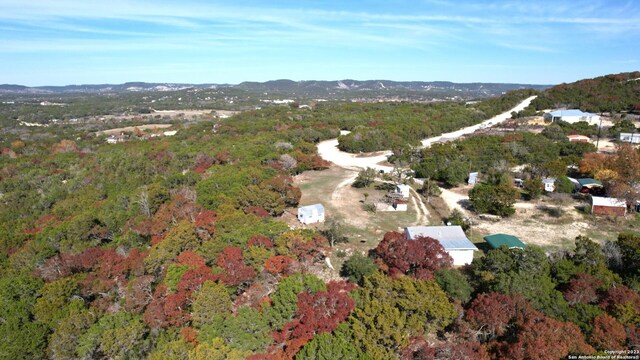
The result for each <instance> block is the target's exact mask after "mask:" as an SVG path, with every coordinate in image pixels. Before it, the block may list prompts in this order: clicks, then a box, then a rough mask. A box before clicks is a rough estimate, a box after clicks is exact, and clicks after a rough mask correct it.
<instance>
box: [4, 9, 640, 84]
mask: <svg viewBox="0 0 640 360" xmlns="http://www.w3.org/2000/svg"><path fill="white" fill-rule="evenodd" d="M231 3H232V2H231V1H215V0H209V1H205V0H201V1H198V0H181V1H143V0H106V1H105V0H99V1H94V0H0V69H2V70H1V72H0V83H8V84H21V85H27V86H41V85H68V84H103V83H111V84H116V83H123V82H128V81H145V82H173V83H218V84H222V83H229V84H237V83H240V82H242V81H267V80H276V79H292V80H339V79H356V80H379V79H384V80H396V81H453V82H502V83H526V84H558V83H562V82H573V81H576V80H580V79H584V78H592V77H596V76H601V75H606V74H611V73H619V72H627V71H637V70H640V0H635V1H624V0H603V1H597V0H591V1H582V0H568V1H565V0H555V1H546V0H541V1H530V0H529V1H515V0H506V1H482V0H469V1H466V0H459V1H446V0H406V1H405V0H397V1H396V0H386V1H377V0H365V1H344V0H340V1H319V0H317V1H304V0H298V1H282V0H280V1H250V0H249V1H237V2H235V3H238V5H234V4H231Z"/></svg>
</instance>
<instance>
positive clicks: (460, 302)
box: [0, 93, 640, 360]
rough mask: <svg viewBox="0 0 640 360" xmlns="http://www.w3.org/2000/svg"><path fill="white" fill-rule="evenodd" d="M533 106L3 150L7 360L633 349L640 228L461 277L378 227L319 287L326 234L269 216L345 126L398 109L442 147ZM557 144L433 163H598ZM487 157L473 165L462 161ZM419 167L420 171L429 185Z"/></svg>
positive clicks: (362, 115)
mask: <svg viewBox="0 0 640 360" xmlns="http://www.w3.org/2000/svg"><path fill="white" fill-rule="evenodd" d="M526 95H527V94H526V93H521V94H520V95H518V96H517V97H512V95H509V96H507V97H506V98H504V99H496V100H491V101H489V102H486V103H485V102H483V103H480V104H476V105H475V106H472V107H469V108H467V107H465V106H464V105H460V104H453V105H452V104H436V105H434V106H433V107H430V106H423V105H415V104H397V105H396V104H339V103H326V104H318V105H317V106H316V107H315V108H312V109H300V108H295V107H288V106H287V107H271V108H266V109H261V110H254V111H248V112H244V113H242V114H239V115H237V116H235V117H232V118H229V119H225V120H211V121H203V122H199V123H197V124H192V125H190V126H184V127H182V128H180V129H179V130H180V131H179V133H178V134H177V135H176V136H174V137H171V138H160V137H158V138H153V139H149V140H144V141H143V140H132V141H129V142H125V143H121V144H114V145H112V144H106V143H105V142H104V139H103V138H100V137H98V138H96V137H95V136H94V135H91V134H81V133H78V132H73V133H72V136H70V135H69V134H65V133H54V134H50V136H48V137H46V138H38V137H34V136H33V135H32V136H29V137H18V136H12V135H7V136H5V137H3V139H2V143H1V144H0V146H1V147H2V148H1V149H0V154H1V155H0V202H1V203H2V207H0V276H1V277H0V305H1V307H0V358H3V359H39V358H51V359H68V358H84V359H111V358H112V359H133V358H135V359H137V358H147V359H244V358H249V359H254V360H255V359H293V358H296V359H336V358H345V359H346V358H349V359H394V358H403V359H432V358H437V359H452V358H473V359H490V358H511V359H527V358H565V357H566V356H567V355H568V354H595V353H597V352H602V351H605V350H623V349H637V348H638V346H640V330H638V328H637V327H638V325H640V295H639V294H638V292H637V291H638V290H640V266H639V265H638V264H640V259H638V254H639V253H640V237H639V236H637V235H635V234H626V233H625V234H620V236H619V239H618V241H617V242H610V243H607V244H605V246H600V245H599V244H597V243H596V242H594V241H592V240H590V239H588V238H584V237H580V238H578V239H576V240H575V250H574V251H572V252H560V253H554V254H551V256H548V254H546V253H545V252H544V251H543V250H542V249H540V248H537V247H535V246H529V247H527V248H526V249H525V250H509V249H507V248H500V249H496V250H490V251H487V252H486V254H485V256H484V257H479V258H477V259H476V260H474V262H473V263H472V264H471V265H469V266H467V267H464V268H453V267H452V262H451V259H450V258H449V256H448V255H447V254H446V253H445V252H444V250H443V249H442V247H441V246H440V245H439V244H438V243H437V242H436V241H435V240H433V239H430V238H421V239H417V240H415V241H407V240H404V238H403V235H402V234H400V233H395V232H390V233H387V234H385V235H384V237H383V238H382V239H381V241H380V243H379V245H378V246H377V247H376V248H375V249H372V250H371V251H370V252H369V253H368V254H354V255H353V256H351V257H350V258H349V259H348V260H346V262H345V265H344V267H343V268H342V269H341V275H342V276H343V278H342V279H333V280H328V279H324V278H320V277H319V276H320V272H319V271H318V269H321V268H323V267H324V258H325V257H326V256H327V255H328V254H329V253H330V252H331V251H332V249H331V247H330V244H329V241H328V240H327V238H325V237H324V236H323V235H322V234H321V233H320V232H317V231H314V230H306V229H303V230H300V229H298V230H292V229H290V228H289V227H288V226H287V225H286V224H285V223H284V222H282V221H280V219H279V218H278V216H280V215H282V214H283V213H284V212H285V211H286V209H287V208H291V207H295V206H296V205H297V204H298V202H299V200H300V190H299V189H298V188H296V187H295V186H293V181H292V178H291V176H292V175H294V174H298V173H301V172H304V171H307V170H312V169H315V170H322V169H324V168H326V167H327V166H328V164H327V163H326V162H324V161H323V160H322V159H321V158H319V157H318V155H317V153H316V146H315V144H316V143H317V142H319V141H321V140H324V139H329V138H333V137H336V136H337V135H338V129H340V128H346V129H351V130H353V131H354V132H356V133H357V131H358V127H359V126H365V127H376V126H383V128H384V127H386V126H392V125H393V124H392V123H391V122H389V121H390V120H389V117H390V114H392V113H393V112H394V111H398V114H400V115H402V114H406V119H407V121H406V122H407V123H409V125H408V126H407V128H406V129H407V131H409V129H411V126H417V125H415V124H411V121H410V119H411V118H414V119H417V120H419V121H426V119H431V120H432V121H433V123H434V125H433V128H431V129H429V130H428V131H430V132H432V133H430V134H435V133H437V132H442V131H447V130H449V129H454V128H456V127H459V126H461V124H454V125H449V124H447V121H448V120H447V121H444V120H443V121H441V122H438V119H439V116H441V117H442V118H445V117H446V115H445V114H447V113H448V111H443V112H440V113H438V112H437V111H438V110H443V109H444V110H447V109H448V107H451V108H454V109H459V110H460V111H461V112H472V113H482V116H480V115H478V116H477V117H473V118H472V120H461V121H463V122H464V121H472V123H475V122H478V121H480V120H482V117H486V116H491V115H492V114H494V113H499V112H501V111H504V109H505V108H506V109H508V108H510V107H511V106H513V104H514V103H515V102H517V99H516V98H518V99H520V98H522V97H524V96H526ZM461 109H467V110H461ZM438 114H440V115H438ZM400 115H399V116H398V117H399V118H402V116H400ZM372 121H373V122H375V121H379V122H380V125H376V124H375V123H373V124H372V123H371V122H372ZM462 125H467V123H463V124H462ZM449 126H452V127H451V128H449ZM34 131H35V130H34ZM38 131H48V130H46V129H39V130H38ZM557 131H558V130H557V129H556V132H551V131H550V132H548V133H546V134H542V135H530V134H523V135H519V134H515V135H514V136H520V137H517V138H512V139H511V140H509V138H507V137H504V138H500V137H490V136H489V137H478V138H471V139H469V140H467V141H468V143H465V142H460V143H454V144H446V145H442V146H439V147H434V148H432V150H433V151H434V154H436V153H437V154H442V158H443V159H445V160H443V161H458V160H459V159H461V160H460V161H463V163H461V164H460V166H461V167H462V166H464V167H465V171H466V169H467V168H471V167H474V168H478V169H484V168H485V167H490V166H493V163H494V155H492V154H495V157H496V158H499V159H507V162H508V163H524V162H527V161H528V162H531V163H536V161H539V164H540V168H541V169H548V170H549V171H550V170H551V169H557V167H552V166H551V165H549V164H550V163H553V162H554V160H553V158H554V157H558V156H560V159H559V160H557V161H560V162H562V165H563V166H566V163H567V162H575V161H578V159H579V158H580V157H582V156H583V154H584V153H585V152H588V151H590V150H591V149H590V148H589V147H588V146H587V145H575V144H573V145H572V144H567V143H552V142H551V140H550V139H551V138H553V137H554V136H558V133H557ZM559 131H568V130H566V129H565V130H563V129H560V130H559ZM416 139H417V138H416ZM409 140H410V139H409ZM484 144H486V148H487V153H486V154H485V155H483V153H482V152H477V151H475V152H474V151H472V150H471V149H473V147H476V146H478V147H479V146H481V145H482V146H484ZM432 150H431V149H430V150H425V156H424V159H427V156H426V155H427V153H426V152H427V151H432ZM474 153H475V154H480V155H474ZM541 154H542V155H544V156H541ZM425 161H426V160H422V161H421V162H419V163H417V165H416V166H417V167H416V171H418V172H420V171H425V172H426V171H429V169H430V167H429V166H430V165H429V164H428V163H427V162H425ZM437 170H438V171H441V170H443V169H437ZM433 176H436V175H433ZM445 179H446V178H445ZM524 240H526V239H524Z"/></svg>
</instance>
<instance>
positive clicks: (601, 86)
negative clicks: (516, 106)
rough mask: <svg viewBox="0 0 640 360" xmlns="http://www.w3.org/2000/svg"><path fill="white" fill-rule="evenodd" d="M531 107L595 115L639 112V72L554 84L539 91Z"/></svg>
mask: <svg viewBox="0 0 640 360" xmlns="http://www.w3.org/2000/svg"><path fill="white" fill-rule="evenodd" d="M531 105H532V107H534V108H535V109H536V110H543V109H555V108H563V107H564V108H578V109H581V110H583V111H588V112H594V113H601V112H611V111H614V112H620V111H631V110H634V109H635V110H636V111H637V110H639V109H640V71H635V72H630V73H621V74H614V75H606V76H600V77H596V78H593V79H585V80H580V81H576V82H574V83H569V84H560V85H556V86H554V87H552V88H550V89H547V90H545V91H544V92H542V94H541V95H540V96H538V98H537V99H536V100H535V101H534V102H533V103H532V104H531Z"/></svg>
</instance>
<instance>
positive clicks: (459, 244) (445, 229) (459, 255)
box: [404, 225, 478, 266]
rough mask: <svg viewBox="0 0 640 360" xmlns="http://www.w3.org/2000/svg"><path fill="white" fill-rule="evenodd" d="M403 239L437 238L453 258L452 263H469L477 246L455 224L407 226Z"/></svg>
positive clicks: (456, 264) (457, 264)
mask: <svg viewBox="0 0 640 360" xmlns="http://www.w3.org/2000/svg"><path fill="white" fill-rule="evenodd" d="M404 235H405V239H407V240H413V239H415V238H417V237H430V238H433V239H436V240H438V242H439V243H440V245H442V247H443V248H444V250H445V251H446V252H447V254H449V256H451V258H452V259H453V265H455V266H461V265H468V264H471V262H472V261H473V252H474V251H478V248H477V247H476V246H475V245H473V243H472V242H471V241H470V240H469V239H468V238H467V235H465V234H464V231H463V230H462V227H460V226H458V225H455V226H409V227H406V228H405V229H404Z"/></svg>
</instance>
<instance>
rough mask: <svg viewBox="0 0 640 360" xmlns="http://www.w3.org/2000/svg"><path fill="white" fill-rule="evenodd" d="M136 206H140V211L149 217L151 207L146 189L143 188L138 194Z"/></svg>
mask: <svg viewBox="0 0 640 360" xmlns="http://www.w3.org/2000/svg"><path fill="white" fill-rule="evenodd" d="M136 204H138V205H140V210H142V213H143V214H145V215H146V216H147V217H151V206H150V205H149V192H148V191H147V187H146V186H145V187H144V188H143V189H142V191H140V193H139V194H138V199H137V200H136Z"/></svg>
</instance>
